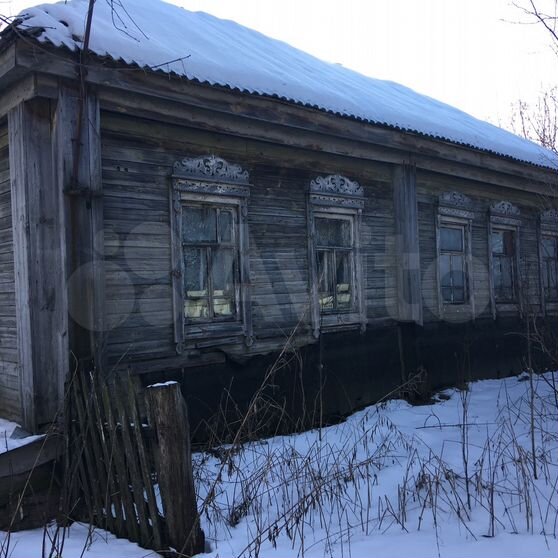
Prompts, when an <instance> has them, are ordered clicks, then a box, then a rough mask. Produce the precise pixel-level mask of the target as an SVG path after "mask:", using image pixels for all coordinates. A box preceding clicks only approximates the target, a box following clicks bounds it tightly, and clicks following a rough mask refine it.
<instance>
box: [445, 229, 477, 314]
mask: <svg viewBox="0 0 558 558" xmlns="http://www.w3.org/2000/svg"><path fill="white" fill-rule="evenodd" d="M442 229H454V230H459V231H460V232H461V242H462V248H461V250H449V249H443V248H442V237H441V231H442ZM468 236H469V226H468V223H467V222H463V221H458V220H448V219H440V220H439V222H438V277H439V285H438V290H439V296H440V299H441V302H442V304H444V305H446V304H447V305H451V306H465V305H467V304H469V294H470V290H471V289H470V287H469V257H468V255H469V247H470V242H469V240H468ZM443 255H448V256H450V262H451V261H452V259H453V257H455V256H459V257H461V258H462V259H463V275H464V279H463V300H458V301H455V300H445V299H444V296H443V292H442V291H443V289H444V288H446V287H444V285H442V274H441V269H440V268H441V258H442V256H443ZM450 270H451V263H450ZM450 289H452V291H453V289H454V287H453V286H451V287H450Z"/></svg>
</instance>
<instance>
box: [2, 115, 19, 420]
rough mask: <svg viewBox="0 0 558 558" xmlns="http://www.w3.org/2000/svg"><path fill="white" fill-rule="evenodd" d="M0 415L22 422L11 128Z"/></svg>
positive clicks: (5, 177) (5, 162)
mask: <svg viewBox="0 0 558 558" xmlns="http://www.w3.org/2000/svg"><path fill="white" fill-rule="evenodd" d="M0 415H1V416H3V417H5V418H9V419H12V420H20V419H21V399H20V385H19V366H18V348H17V325H16V305H15V279H14V243H13V231H12V203H11V188H10V168H9V157H8V126H7V124H6V123H2V124H0Z"/></svg>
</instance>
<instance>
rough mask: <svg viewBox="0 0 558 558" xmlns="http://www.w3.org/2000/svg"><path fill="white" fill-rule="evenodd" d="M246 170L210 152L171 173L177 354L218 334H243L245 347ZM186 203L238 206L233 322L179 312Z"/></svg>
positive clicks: (248, 334)
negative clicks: (194, 319) (195, 319)
mask: <svg viewBox="0 0 558 558" xmlns="http://www.w3.org/2000/svg"><path fill="white" fill-rule="evenodd" d="M249 196H250V183H249V177H248V172H247V171H245V170H243V169H242V168H241V167H240V166H239V165H233V164H230V163H228V162H227V161H225V160H224V159H222V158H220V157H216V156H215V155H208V156H204V157H197V158H185V159H182V160H180V161H177V162H176V163H175V164H174V166H173V172H172V175H171V193H170V205H171V207H170V213H171V259H172V272H171V276H172V291H173V320H174V341H175V344H176V351H177V353H178V354H181V353H183V352H184V350H185V348H196V343H197V342H198V341H202V340H203V341H204V344H207V341H208V340H209V341H210V344H211V339H215V343H218V342H219V338H220V337H227V338H231V337H233V338H234V337H235V336H238V337H241V338H242V337H243V338H244V341H245V343H246V344H247V345H251V344H252V342H253V337H252V335H253V333H252V315H251V301H250V290H251V289H250V262H249V247H248V225H247V220H246V217H247V212H248V198H249ZM188 202H190V203H192V202H193V203H194V204H195V203H196V202H197V203H203V204H207V205H215V206H217V207H218V206H223V205H229V206H235V207H237V209H238V212H237V218H238V251H239V278H238V281H239V285H238V292H239V295H238V296H239V301H238V302H239V313H238V318H237V320H235V321H230V322H224V321H214V322H204V323H200V324H196V323H188V324H186V319H185V315H184V301H185V297H184V283H183V277H184V258H183V251H182V229H181V226H182V208H183V206H184V205H187V204H188Z"/></svg>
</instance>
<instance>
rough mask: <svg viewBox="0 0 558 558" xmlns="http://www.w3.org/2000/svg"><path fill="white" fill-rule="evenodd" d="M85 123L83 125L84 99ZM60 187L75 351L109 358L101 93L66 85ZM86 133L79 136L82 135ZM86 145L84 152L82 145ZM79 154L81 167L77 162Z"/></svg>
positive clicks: (60, 112) (58, 121)
mask: <svg viewBox="0 0 558 558" xmlns="http://www.w3.org/2000/svg"><path fill="white" fill-rule="evenodd" d="M81 102H83V106H82V109H81V115H82V119H83V120H82V124H81V126H78V119H79V115H80V106H79V105H80V103H81ZM54 122H55V132H56V134H55V138H56V144H55V157H56V177H57V182H58V188H59V189H60V190H61V191H62V192H64V194H65V195H66V200H67V201H66V208H67V215H66V219H67V222H68V228H67V236H66V242H67V246H68V271H69V282H68V312H69V315H70V318H71V322H70V324H71V327H70V349H71V351H72V353H73V354H74V355H75V356H76V357H77V358H78V360H80V359H86V360H89V359H93V360H94V362H95V365H96V366H97V367H98V368H102V367H103V359H104V317H103V316H104V263H103V260H104V235H103V201H102V197H101V196H102V180H101V133H100V114H99V103H98V100H97V97H96V96H95V95H94V94H93V93H91V92H87V93H86V95H85V96H84V97H83V98H82V99H80V93H79V92H78V91H75V90H72V89H69V88H67V87H60V90H59V95H58V103H57V111H56V115H55V121H54ZM79 131H81V136H80V138H79V139H77V138H76V136H77V134H78V133H79ZM78 143H80V144H81V145H80V147H79V153H78V154H77V155H76V149H77V148H78ZM76 157H77V158H78V160H77V166H76Z"/></svg>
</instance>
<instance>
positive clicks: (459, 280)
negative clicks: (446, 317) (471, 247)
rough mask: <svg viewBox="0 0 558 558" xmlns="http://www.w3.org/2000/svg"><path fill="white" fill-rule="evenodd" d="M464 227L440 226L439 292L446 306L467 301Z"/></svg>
mask: <svg viewBox="0 0 558 558" xmlns="http://www.w3.org/2000/svg"><path fill="white" fill-rule="evenodd" d="M465 255H466V253H465V227H463V226H459V225H451V226H450V225H446V224H442V225H441V226H440V256H439V265H440V291H441V295H442V300H443V302H444V303H446V304H464V303H465V302H466V299H467V276H466V267H467V262H466V257H465Z"/></svg>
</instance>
